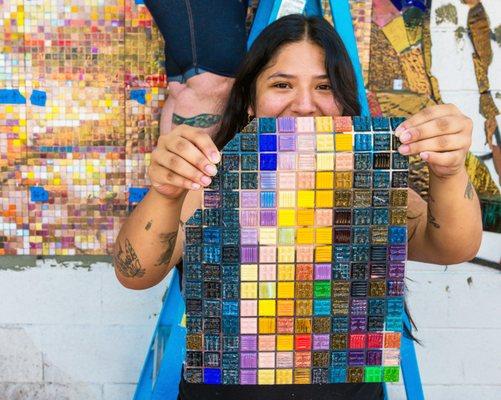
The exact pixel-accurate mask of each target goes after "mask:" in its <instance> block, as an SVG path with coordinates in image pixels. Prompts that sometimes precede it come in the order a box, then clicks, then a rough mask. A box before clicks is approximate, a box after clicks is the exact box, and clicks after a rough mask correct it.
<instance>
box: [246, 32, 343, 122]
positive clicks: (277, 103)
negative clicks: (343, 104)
mask: <svg viewBox="0 0 501 400" xmlns="http://www.w3.org/2000/svg"><path fill="white" fill-rule="evenodd" d="M342 111H343V110H342V109H341V108H340V106H339V105H338V104H337V102H336V101H335V99H334V95H333V94H332V90H331V84H330V81H329V77H328V76H327V71H326V69H325V55H324V51H323V50H322V48H320V47H319V46H318V45H316V44H314V43H312V42H310V41H307V40H303V41H300V42H295V43H291V44H288V45H285V46H284V47H282V48H281V49H280V50H279V51H278V52H277V54H276V55H275V57H274V58H273V59H272V61H271V62H270V63H269V65H267V66H266V67H265V68H264V69H263V71H261V73H260V74H259V76H258V78H257V81H256V104H255V109H253V108H252V107H249V110H248V113H249V114H250V115H254V116H256V117H282V116H289V117H312V116H319V115H332V116H339V115H342Z"/></svg>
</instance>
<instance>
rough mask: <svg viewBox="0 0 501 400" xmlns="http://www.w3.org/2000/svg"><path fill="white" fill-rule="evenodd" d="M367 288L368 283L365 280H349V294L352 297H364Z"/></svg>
mask: <svg viewBox="0 0 501 400" xmlns="http://www.w3.org/2000/svg"><path fill="white" fill-rule="evenodd" d="M368 288H369V285H368V282H367V281H353V282H351V290H350V295H351V296H352V297H366V296H367V292H368ZM352 320H353V318H352Z"/></svg>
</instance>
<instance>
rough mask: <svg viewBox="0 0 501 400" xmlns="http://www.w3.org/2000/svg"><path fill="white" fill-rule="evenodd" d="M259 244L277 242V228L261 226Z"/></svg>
mask: <svg viewBox="0 0 501 400" xmlns="http://www.w3.org/2000/svg"><path fill="white" fill-rule="evenodd" d="M259 244H263V245H266V244H269V245H272V244H277V228H263V227H261V228H259Z"/></svg>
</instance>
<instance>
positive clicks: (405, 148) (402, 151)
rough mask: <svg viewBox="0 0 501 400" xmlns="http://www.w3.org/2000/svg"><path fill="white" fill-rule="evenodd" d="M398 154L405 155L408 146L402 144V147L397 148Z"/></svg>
mask: <svg viewBox="0 0 501 400" xmlns="http://www.w3.org/2000/svg"><path fill="white" fill-rule="evenodd" d="M398 152H399V153H400V154H407V153H408V152H409V146H407V145H406V144H403V145H402V146H400V147H399V148H398Z"/></svg>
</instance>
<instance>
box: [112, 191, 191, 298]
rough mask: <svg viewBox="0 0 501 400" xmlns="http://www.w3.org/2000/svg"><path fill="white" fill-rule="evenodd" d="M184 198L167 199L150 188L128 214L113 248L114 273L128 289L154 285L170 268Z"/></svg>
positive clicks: (173, 261) (173, 260) (172, 263)
mask: <svg viewBox="0 0 501 400" xmlns="http://www.w3.org/2000/svg"><path fill="white" fill-rule="evenodd" d="M183 201H184V196H181V197H180V198H179V199H176V200H170V199H168V198H167V197H165V196H163V195H161V194H159V193H158V192H157V191H156V190H154V189H151V190H150V191H149V192H148V194H147V195H146V196H145V198H144V199H143V200H142V201H141V202H140V203H139V204H138V205H137V206H136V208H135V209H134V211H133V212H132V213H131V214H130V215H129V217H128V218H127V220H126V221H125V223H124V225H123V226H122V228H121V230H120V232H119V234H118V237H117V239H116V241H115V246H114V251H113V263H114V267H115V273H116V275H117V278H118V280H119V281H120V282H121V283H122V285H124V286H126V287H128V288H131V289H145V288H148V287H151V286H154V285H156V284H157V283H159V282H160V281H161V280H162V279H163V278H164V277H165V276H166V275H167V273H168V272H169V271H170V269H171V268H172V267H173V265H174V263H175V262H176V261H177V260H175V259H174V258H175V257H173V256H174V254H175V245H176V239H177V236H178V230H179V227H180V214H181V209H182V205H183ZM176 250H177V251H176V253H178V252H179V250H178V249H176Z"/></svg>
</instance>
